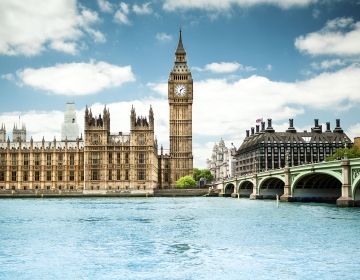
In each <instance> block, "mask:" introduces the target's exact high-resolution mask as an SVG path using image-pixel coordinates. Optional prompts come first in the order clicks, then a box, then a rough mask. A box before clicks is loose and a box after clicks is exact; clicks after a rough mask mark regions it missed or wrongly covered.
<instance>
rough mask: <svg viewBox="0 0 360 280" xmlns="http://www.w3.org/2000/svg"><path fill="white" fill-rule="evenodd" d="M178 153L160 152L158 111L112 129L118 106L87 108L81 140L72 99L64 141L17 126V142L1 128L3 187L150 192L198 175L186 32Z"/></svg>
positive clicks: (175, 76)
mask: <svg viewBox="0 0 360 280" xmlns="http://www.w3.org/2000/svg"><path fill="white" fill-rule="evenodd" d="M168 85H169V94H168V100H169V106H170V119H169V122H170V133H169V134H170V152H169V153H164V149H163V147H161V152H160V154H159V155H158V143H157V140H156V137H155V134H154V112H153V109H152V107H151V106H150V108H149V112H148V116H138V115H137V114H136V111H135V108H134V107H132V108H131V110H130V132H129V133H122V132H119V133H111V131H110V127H111V126H110V110H109V108H106V106H105V107H104V109H103V112H102V114H98V113H97V114H93V112H92V110H91V108H88V107H87V106H86V108H85V115H84V139H82V137H81V138H80V139H79V129H78V124H77V121H76V111H75V105H74V103H67V104H66V111H65V114H64V123H63V124H62V127H61V141H57V140H56V139H55V138H54V140H53V141H45V139H44V138H43V139H42V141H33V139H32V138H31V139H30V141H26V127H25V125H22V126H20V125H19V127H18V126H17V125H14V129H13V137H12V141H10V139H9V138H8V139H7V140H6V129H5V125H3V124H2V125H1V129H0V190H8V191H10V190H23V191H24V190H26V191H28V190H33V191H36V190H43V191H50V192H52V191H64V190H65V191H83V192H84V193H86V192H90V193H91V192H95V191H96V192H102V193H109V192H116V191H121V192H128V191H135V192H136V191H145V192H149V191H152V190H153V189H155V188H171V187H174V186H175V183H176V180H177V179H179V178H180V177H181V176H184V175H191V174H192V169H193V155H192V102H193V81H192V77H191V72H190V70H189V68H188V66H187V63H186V52H185V49H184V47H183V44H182V35H181V31H180V37H179V42H178V46H177V49H176V52H175V64H174V67H173V69H172V71H171V73H170V77H169V83H168Z"/></svg>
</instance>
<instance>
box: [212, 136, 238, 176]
mask: <svg viewBox="0 0 360 280" xmlns="http://www.w3.org/2000/svg"><path fill="white" fill-rule="evenodd" d="M235 152H236V148H235V147H234V146H232V147H231V148H228V147H226V145H225V142H224V140H223V139H221V140H220V141H219V143H215V144H214V148H213V150H212V154H211V158H210V159H207V161H206V162H207V168H208V169H209V170H210V172H211V174H212V175H213V176H214V180H215V181H219V180H223V179H225V178H230V177H233V176H234V174H235V158H234V155H235Z"/></svg>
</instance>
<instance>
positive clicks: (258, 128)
mask: <svg viewBox="0 0 360 280" xmlns="http://www.w3.org/2000/svg"><path fill="white" fill-rule="evenodd" d="M259 132H260V125H258V124H257V125H256V133H259Z"/></svg>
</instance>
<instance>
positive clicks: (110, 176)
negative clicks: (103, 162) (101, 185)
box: [108, 170, 112, 181]
mask: <svg viewBox="0 0 360 280" xmlns="http://www.w3.org/2000/svg"><path fill="white" fill-rule="evenodd" d="M108 180H109V181H111V180H112V171H111V170H109V174H108Z"/></svg>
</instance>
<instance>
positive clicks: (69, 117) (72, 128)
mask: <svg viewBox="0 0 360 280" xmlns="http://www.w3.org/2000/svg"><path fill="white" fill-rule="evenodd" d="M77 138H79V125H78V123H77V121H76V110H75V104H74V103H73V102H68V103H66V108H65V114H64V122H63V124H62V126H61V141H65V140H69V141H75V140H76V139H77Z"/></svg>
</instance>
